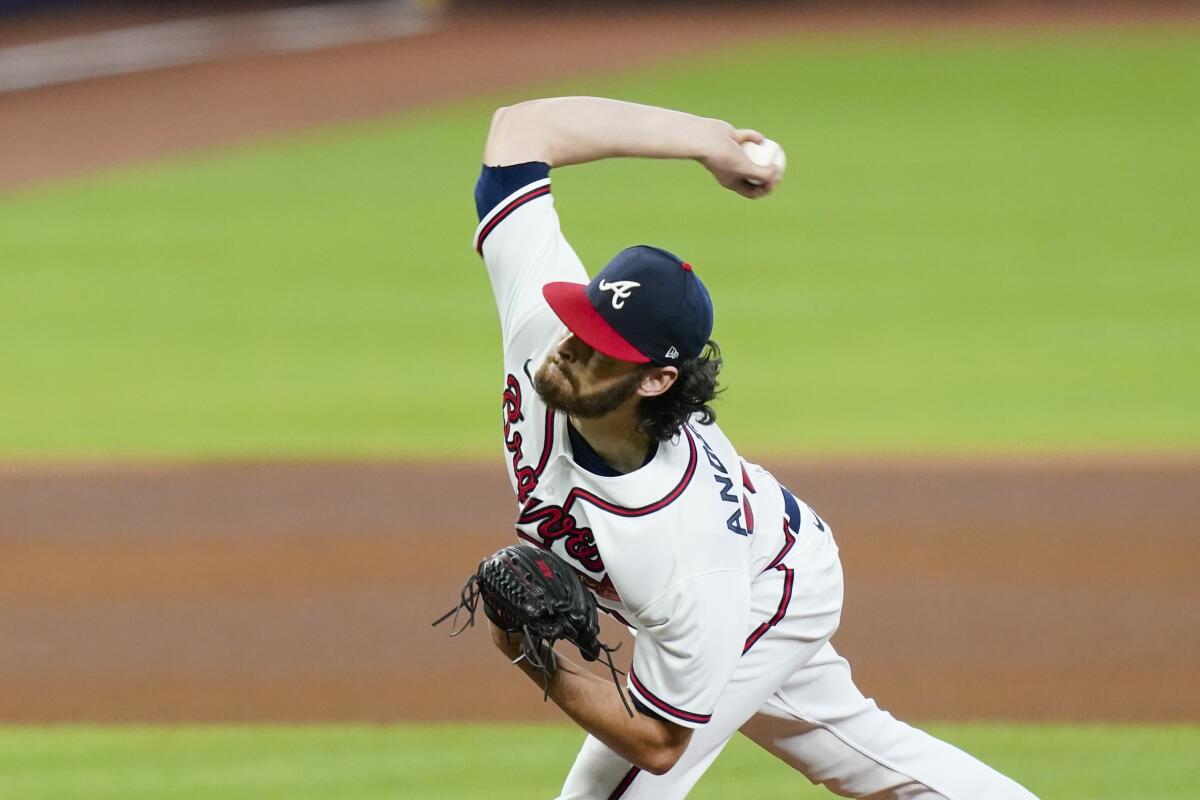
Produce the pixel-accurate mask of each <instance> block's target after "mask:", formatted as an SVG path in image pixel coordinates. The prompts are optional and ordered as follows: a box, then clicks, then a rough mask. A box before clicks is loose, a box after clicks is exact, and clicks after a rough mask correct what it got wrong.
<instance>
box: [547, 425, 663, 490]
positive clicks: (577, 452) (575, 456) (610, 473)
mask: <svg viewBox="0 0 1200 800" xmlns="http://www.w3.org/2000/svg"><path fill="white" fill-rule="evenodd" d="M567 440H568V441H569V442H570V443H571V460H572V461H574V462H575V463H576V464H578V465H579V466H580V467H582V468H583V469H585V470H587V471H588V472H590V473H592V474H593V475H599V476H600V477H602V478H619V477H621V476H622V475H628V474H632V473H626V472H618V471H617V470H616V469H614V468H613V466H612V465H611V464H609V463H608V462H607V461H605V460H604V459H603V458H601V457H600V454H599V453H597V452H596V451H595V450H594V449H592V446H591V445H590V444H588V441H587V439H585V438H583V434H581V433H580V432H579V431H577V430H576V429H575V426H574V425H572V424H571V420H570V419H568V420H567ZM564 455H565V453H564ZM656 455H658V442H654V443H653V445H652V446H651V447H650V448H649V449H648V450H647V451H646V460H645V461H643V462H642V464H641V466H640V467H638V469H641V468H642V467H644V466H646V465H647V464H649V463H650V462H651V461H653V460H654V457H655V456H656ZM634 472H637V470H634Z"/></svg>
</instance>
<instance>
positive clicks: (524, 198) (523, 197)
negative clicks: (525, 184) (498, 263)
mask: <svg viewBox="0 0 1200 800" xmlns="http://www.w3.org/2000/svg"><path fill="white" fill-rule="evenodd" d="M548 194H550V182H549V180H547V181H546V182H545V183H541V182H539V185H536V186H532V187H530V188H529V189H528V190H527V191H524V192H521V193H520V194H519V195H517V196H516V197H514V198H513V199H512V200H509V201H508V202H507V203H505V204H504V207H503V208H500V209H499V210H498V211H493V212H492V215H491V219H489V220H488V221H487V223H485V224H484V225H483V226H482V227H481V228H480V229H479V233H478V234H476V236H475V252H476V253H479V254H480V255H483V242H484V240H485V239H487V237H488V235H489V234H490V233H491V232H492V231H494V230H495V229H496V226H497V225H499V224H500V223H501V222H503V221H504V220H505V218H506V217H508V215H509V214H511V213H512V212H514V211H516V210H517V209H518V208H520V207H521V206H523V205H525V204H526V203H528V202H530V201H531V200H536V199H538V198H539V197H543V196H545V195H548Z"/></svg>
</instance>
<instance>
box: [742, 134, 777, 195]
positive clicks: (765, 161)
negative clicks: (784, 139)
mask: <svg viewBox="0 0 1200 800" xmlns="http://www.w3.org/2000/svg"><path fill="white" fill-rule="evenodd" d="M742 150H743V152H745V153H746V157H747V158H749V159H750V160H751V161H753V162H754V163H755V164H758V165H759V166H760V167H769V166H771V165H775V166H776V167H778V168H779V173H778V174H779V177H780V178H782V177H783V171H784V169H786V168H787V156H786V155H785V154H784V152H783V148H782V147H780V146H779V142H776V141H774V140H773V139H763V140H762V144H759V143H758V142H742ZM748 183H752V184H754V185H755V186H759V185H761V183H762V182H761V181H756V180H753V179H751V180H749V181H748Z"/></svg>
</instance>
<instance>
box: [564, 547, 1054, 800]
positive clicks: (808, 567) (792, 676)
mask: <svg viewBox="0 0 1200 800" xmlns="http://www.w3.org/2000/svg"><path fill="white" fill-rule="evenodd" d="M805 538H806V540H807V541H805V542H797V546H796V548H795V549H794V551H793V552H791V553H789V555H788V557H787V558H786V560H785V564H784V565H783V568H781V569H775V570H772V571H770V572H767V573H764V574H763V575H762V576H760V578H759V579H758V580H756V581H755V584H754V595H753V603H754V614H755V619H758V620H769V619H771V617H772V615H774V614H775V612H776V611H777V609H778V608H779V606H780V601H781V597H782V594H783V590H784V584H785V582H786V581H787V580H788V576H787V571H788V570H791V571H792V572H793V575H792V576H791V584H792V593H793V594H792V598H791V602H790V603H789V604H788V611H787V614H786V615H785V616H784V618H783V619H782V620H781V622H780V623H779V624H778V625H776V626H774V627H772V628H771V629H770V630H768V631H767V632H766V634H765V635H763V636H762V637H761V638H759V639H757V640H756V641H755V642H754V644H753V645H752V646H751V647H750V649H749V650H748V651H747V652H746V653H745V654H744V655H743V656H742V659H741V661H740V662H739V665H738V668H737V670H736V672H735V673H734V675H733V679H732V680H731V681H730V684H729V687H728V688H727V690H726V691H725V693H724V694H723V695H722V697H721V699H720V700H719V701H718V703H717V706H716V708H715V709H714V711H713V716H712V720H711V721H710V722H709V723H708V724H707V725H705V726H704V727H702V728H700V729H698V730H697V731H696V732H695V734H694V735H693V736H692V740H691V743H690V744H689V745H688V749H687V751H686V752H685V753H684V754H683V756H682V758H681V759H680V760H679V762H678V763H677V764H676V765H675V767H674V768H673V769H671V771H670V772H668V773H667V774H665V775H653V774H650V773H648V772H642V771H640V770H638V769H637V768H635V767H633V766H632V765H630V763H629V762H628V761H625V760H624V759H622V758H621V757H620V756H618V755H617V754H615V753H614V752H612V751H611V750H609V749H608V747H606V746H605V745H604V744H602V743H601V742H600V741H599V740H597V739H595V738H594V737H592V736H588V737H587V739H586V741H585V742H584V745H583V749H582V750H581V751H580V753H579V756H578V757H577V758H576V760H575V764H574V766H573V767H572V768H571V771H570V773H569V774H568V775H567V779H566V783H565V784H564V786H563V789H562V793H561V794H560V795H559V800H618V798H619V799H620V800H678V798H683V797H686V796H687V794H688V792H689V791H691V789H692V787H693V786H694V785H695V784H696V782H697V781H698V780H699V779H700V777H701V776H702V775H703V774H704V771H705V770H706V769H708V766H709V765H710V764H711V763H712V762H713V760H714V759H715V758H716V757H717V755H718V754H719V753H720V752H721V749H722V748H723V747H724V746H725V743H726V742H728V741H729V739H730V737H731V736H733V734H734V733H737V732H738V731H741V733H743V734H744V735H746V736H748V737H749V738H750V739H752V740H753V741H754V742H756V743H757V744H759V745H760V746H761V747H763V748H764V749H766V750H767V751H768V752H770V753H773V754H774V755H775V756H776V757H777V758H779V759H781V760H782V761H784V762H786V763H788V764H790V765H791V766H792V767H793V768H794V769H796V770H797V771H798V772H800V773H802V774H803V775H804V776H805V777H807V778H808V779H809V780H810V781H812V782H813V783H818V784H823V785H824V786H825V787H826V788H828V789H829V790H831V791H833V792H835V793H836V794H839V795H842V796H844V797H858V798H871V800H883V799H884V798H894V799H895V800H917V799H918V798H919V800H935V799H939V800H1036V798H1035V797H1034V795H1033V794H1031V793H1030V792H1029V791H1027V790H1026V789H1024V788H1022V787H1021V786H1020V785H1018V784H1017V783H1015V782H1014V781H1012V780H1010V779H1009V778H1006V777H1005V776H1003V775H1001V774H1000V773H998V772H996V771H995V770H993V769H991V768H990V767H988V766H986V765H985V764H983V763H982V762H980V761H978V760H976V759H975V758H973V757H972V756H970V755H968V754H967V753H964V752H963V751H961V750H959V749H958V748H956V747H953V746H951V745H949V744H946V743H945V742H942V741H940V740H938V739H935V738H933V737H932V736H929V735H928V734H926V733H924V732H922V731H919V730H917V729H916V728H913V727H910V726H909V725H906V724H904V723H903V722H900V721H898V720H896V719H895V718H893V717H892V715H891V714H889V713H887V712H886V711H884V710H882V709H880V708H879V707H878V706H877V705H876V704H875V702H874V701H873V700H870V699H868V698H866V697H864V696H863V694H862V693H861V692H860V691H859V690H858V687H856V686H855V685H854V682H853V680H852V679H851V676H850V665H849V664H848V663H847V662H846V660H845V659H843V658H842V657H841V656H839V655H838V654H837V652H836V651H835V650H834V648H833V646H832V645H831V644H830V643H829V637H830V636H832V635H833V632H834V631H835V630H836V629H837V625H838V620H839V618H840V615H841V607H842V570H841V563H840V561H839V560H838V555H837V546H836V545H835V544H834V543H833V539H832V536H831V535H830V534H829V532H828V531H826V532H824V534H823V535H814V536H812V537H805Z"/></svg>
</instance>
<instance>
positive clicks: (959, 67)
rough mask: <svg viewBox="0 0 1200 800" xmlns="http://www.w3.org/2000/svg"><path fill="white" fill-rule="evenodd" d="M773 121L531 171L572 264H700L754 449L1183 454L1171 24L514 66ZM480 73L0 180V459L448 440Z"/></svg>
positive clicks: (1186, 247) (1191, 171) (493, 431)
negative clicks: (729, 176)
mask: <svg viewBox="0 0 1200 800" xmlns="http://www.w3.org/2000/svg"><path fill="white" fill-rule="evenodd" d="M567 92H570V93H594V94H605V95H612V96H618V97H622V98H627V99H632V100H638V101H643V102H649V103H656V104H664V105H669V106H674V107H679V108H684V109H688V110H691V111H695V112H697V113H701V114H707V115H713V116H721V117H724V118H727V119H729V120H731V121H734V122H735V123H736V124H739V125H748V126H754V127H758V128H760V129H762V130H763V131H765V132H766V133H768V134H769V135H770V136H772V137H774V138H776V139H778V140H779V141H781V142H782V143H783V144H784V145H785V147H787V149H788V152H789V155H790V171H789V175H788V178H787V181H786V183H785V184H784V186H783V188H782V189H781V191H780V192H779V193H778V194H777V195H776V196H775V197H772V198H769V199H767V200H765V201H762V202H756V203H750V202H747V201H744V200H742V199H740V198H737V197H735V196H734V195H732V194H730V193H727V192H723V191H721V190H719V189H718V188H717V187H716V185H715V184H714V183H712V182H711V180H710V179H709V178H708V176H707V174H706V173H704V171H703V170H702V169H701V168H699V167H698V166H696V165H694V164H687V163H663V162H635V161H623V162H607V163H602V164H596V165H588V166H582V167H574V168H570V169H564V170H560V171H558V172H556V190H555V192H556V196H557V198H558V204H559V207H560V212H561V214H562V218H563V220H564V227H565V229H566V232H567V235H568V236H569V238H570V239H571V241H572V242H573V243H574V244H575V246H576V249H577V250H578V251H579V252H580V254H581V256H582V257H583V258H584V261H585V263H587V264H589V266H590V267H591V268H593V269H595V268H598V267H599V266H601V265H603V263H604V262H605V261H606V260H607V258H608V257H609V256H610V255H611V254H612V253H614V252H615V251H616V250H618V249H620V248H621V247H623V246H625V245H627V244H632V243H637V242H643V241H645V242H654V243H658V244H661V245H663V246H666V247H668V248H670V249H673V250H675V251H677V252H678V253H679V254H681V255H683V256H684V257H686V258H688V259H689V260H691V261H693V262H694V263H695V264H696V265H697V268H698V270H699V272H700V274H701V275H702V276H703V277H704V279H705V280H706V281H707V282H708V283H709V285H710V288H711V289H712V290H713V292H714V295H715V298H716V305H717V328H716V331H715V335H716V337H717V338H718V339H719V340H720V342H721V343H722V344H723V346H724V348H725V353H726V356H727V364H728V366H727V369H726V372H725V377H726V384H727V386H728V387H729V388H728V392H727V394H726V395H725V398H724V399H723V400H722V401H721V404H720V410H721V421H722V423H723V425H724V426H725V427H726V430H727V432H728V433H730V434H731V435H732V436H733V437H734V439H735V441H737V442H738V443H739V446H740V449H741V450H742V451H743V452H745V453H747V454H748V455H754V454H755V453H762V452H764V451H765V452H770V453H806V452H834V451H892V452H914V451H916V452H919V451H943V450H958V451H966V450H982V451H1012V450H1042V451H1048V450H1061V449H1071V450H1099V449H1106V450H1122V449H1139V450H1140V449H1151V448H1153V449H1166V450H1182V449H1194V448H1196V447H1198V446H1200V414H1197V413H1196V409H1197V408H1200V369H1198V368H1197V367H1198V365H1200V225H1198V224H1197V209H1198V208H1200V156H1198V154H1197V152H1198V151H1197V142H1198V141H1200V32H1198V29H1195V28H1190V29H1189V28H1185V29H1183V30H1182V31H1176V32H1171V31H1166V30H1153V29H1142V30H1136V31H1108V32H1102V33H1097V32H1091V33H1083V32H1058V33H1038V34H1033V33H1025V34H1004V35H1001V36H999V37H996V36H995V35H993V36H992V38H988V36H987V35H985V34H982V33H965V32H960V33H954V34H926V35H922V36H888V35H885V34H874V35H872V36H870V37H867V38H861V37H859V38H853V37H849V36H847V35H842V36H841V37H833V36H809V37H805V38H799V39H794V40H786V41H776V42H770V43H764V44H759V45H756V46H751V47H746V48H743V49H739V50H730V51H728V52H725V53H723V54H720V55H719V56H716V57H712V56H708V57H703V58H697V59H695V60H692V61H685V62H675V63H673V64H670V65H666V66H662V67H659V68H656V69H653V70H648V71H639V72H636V73H627V74H623V75H618V76H615V77H608V78H604V79H600V78H590V79H585V80H578V81H573V82H570V83H564V84H558V85H547V86H545V87H542V88H540V89H537V90H531V91H529V92H524V93H522V95H521V96H528V95H530V94H539V93H545V94H549V93H567ZM517 99H520V96H516V95H510V96H503V97H499V96H498V97H492V98H487V99H482V100H478V101H474V102H471V103H467V104H462V105H457V106H454V107H450V108H444V109H440V110H436V111H426V112H422V113H417V114H410V115H406V116H403V117H400V118H397V119H394V120H390V121H385V122H380V123H375V124H367V125H357V126H350V127H345V128H340V129H336V130H330V131H325V132H322V133H319V134H309V135H304V136H299V137H294V138H290V139H287V140H284V141H277V142H271V143H266V144H261V145H257V146H254V147H249V148H243V149H239V150H236V151H233V152H220V153H211V154H207V155H201V156H192V157H189V158H185V159H181V160H179V161H175V162H172V163H167V164H162V165H156V166H143V167H139V168H135V169H128V170H123V171H118V172H113V173H111V174H108V175H105V176H101V177H97V178H94V179H90V180H84V181H79V182H75V183H71V184H67V185H62V186H58V187H48V188H42V189H38V190H34V191H26V192H21V193H17V194H10V195H9V196H7V197H0V374H2V375H3V393H2V394H0V457H35V458H39V457H53V458H57V457H67V456H77V455H115V456H127V455H137V456H188V457H190V456H257V455H267V456H295V457H300V456H309V455H323V456H338V457H355V456H392V455H406V456H408V455H411V456H427V455H450V456H459V455H482V454H491V453H493V452H494V451H495V448H496V446H497V436H498V430H497V427H498V426H497V425H496V420H497V413H496V412H497V410H498V408H499V398H500V391H499V390H500V387H501V380H500V378H501V375H500V371H499V354H498V331H497V324H496V321H495V315H494V311H493V309H492V305H491V295H490V291H489V288H488V285H487V281H486V278H485V274H484V272H483V270H482V267H481V266H480V264H479V262H478V259H477V258H476V256H475V254H474V253H473V252H472V250H471V248H470V237H471V233H472V231H473V228H474V225H475V218H474V213H473V212H474V209H473V203H472V198H471V189H472V184H473V181H474V178H475V175H476V172H477V169H478V158H479V153H480V150H481V146H482V140H483V137H484V135H485V132H486V129H487V125H488V120H489V115H490V109H491V108H492V107H494V106H495V105H498V104H501V103H509V102H512V101H514V100H517Z"/></svg>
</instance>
